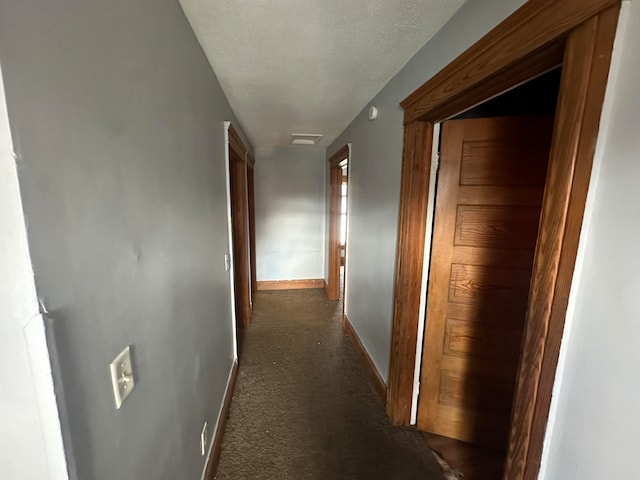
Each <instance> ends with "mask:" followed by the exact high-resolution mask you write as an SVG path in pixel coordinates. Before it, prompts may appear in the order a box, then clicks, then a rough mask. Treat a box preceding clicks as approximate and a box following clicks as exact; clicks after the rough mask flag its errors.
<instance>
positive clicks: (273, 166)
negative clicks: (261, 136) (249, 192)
mask: <svg viewBox="0 0 640 480" xmlns="http://www.w3.org/2000/svg"><path fill="white" fill-rule="evenodd" d="M326 163H327V162H326V160H325V150H324V148H319V147H297V146H290V147H280V148H275V149H258V150H256V166H255V204H256V260H257V265H256V271H257V275H258V280H259V281H260V280H299V279H318V278H324V268H325V249H326V246H325V211H326V210H325V203H326V189H325V182H326V180H325V168H326Z"/></svg>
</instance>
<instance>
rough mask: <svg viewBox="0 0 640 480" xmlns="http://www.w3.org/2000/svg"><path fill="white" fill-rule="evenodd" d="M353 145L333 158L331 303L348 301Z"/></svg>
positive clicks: (329, 284) (330, 179)
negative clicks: (351, 148) (350, 172)
mask: <svg viewBox="0 0 640 480" xmlns="http://www.w3.org/2000/svg"><path fill="white" fill-rule="evenodd" d="M348 178H349V146H348V145H345V146H344V147H342V148H341V149H340V150H338V152H336V153H335V154H334V155H332V156H331V158H329V186H328V187H329V188H328V196H329V198H328V207H329V208H328V211H329V236H328V262H327V268H328V271H327V284H326V286H325V290H326V292H327V297H328V298H329V299H330V300H338V299H339V298H340V297H342V298H344V290H345V279H346V273H345V270H346V258H347V218H348V211H347V192H348Z"/></svg>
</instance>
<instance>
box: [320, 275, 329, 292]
mask: <svg viewBox="0 0 640 480" xmlns="http://www.w3.org/2000/svg"><path fill="white" fill-rule="evenodd" d="M322 285H323V288H324V291H325V292H327V295H329V284H328V283H327V281H326V280H324V279H323V280H322Z"/></svg>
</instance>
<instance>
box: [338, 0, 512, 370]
mask: <svg viewBox="0 0 640 480" xmlns="http://www.w3.org/2000/svg"><path fill="white" fill-rule="evenodd" d="M522 3H524V1H523V0H508V1H505V0H482V1H479V0H474V1H468V2H466V3H465V4H464V5H463V6H462V8H461V9H460V10H459V11H458V12H457V13H456V14H455V15H454V16H453V18H452V19H451V20H450V21H449V22H448V23H447V25H445V26H444V27H443V29H442V30H441V31H440V32H439V33H438V34H437V35H436V36H435V37H433V38H432V39H431V40H430V41H429V42H428V43H427V44H426V45H425V46H424V47H423V48H422V49H421V50H420V51H419V52H418V53H417V54H416V55H415V56H414V57H413V58H412V59H411V60H410V61H409V63H408V64H407V65H406V66H405V67H403V68H402V70H401V71H400V72H399V73H398V74H397V75H396V76H395V77H393V78H392V79H391V81H390V82H389V83H388V84H387V85H386V86H385V87H384V88H383V89H382V90H381V91H380V93H378V95H376V97H375V98H374V99H373V100H372V101H371V103H370V105H375V106H376V107H378V111H379V113H378V119H377V120H375V121H373V122H370V121H368V120H367V111H368V109H369V105H367V106H366V107H365V108H364V109H363V110H362V112H361V113H360V114H359V115H358V116H357V117H356V118H355V119H354V121H353V122H352V123H351V125H349V127H347V129H346V130H345V131H344V132H343V133H342V134H341V135H340V136H339V137H338V138H337V139H336V140H335V141H334V142H333V143H332V144H331V146H330V147H329V148H328V149H327V156H330V155H332V154H333V153H335V152H336V151H337V150H338V149H339V148H340V147H342V146H343V145H344V144H345V143H348V142H352V144H353V145H352V150H351V153H352V154H351V162H350V164H349V194H350V200H349V202H350V203H349V205H350V211H349V215H350V217H349V245H348V254H349V260H348V262H349V268H348V269H347V299H346V301H347V315H348V316H349V319H350V320H351V322H352V324H353V326H354V328H355V329H356V331H357V332H358V335H359V336H360V338H361V339H362V341H363V343H364V345H365V348H366V349H367V350H368V352H369V354H370V356H371V357H372V359H373V361H374V363H375V364H376V366H377V367H378V369H379V371H380V373H381V375H382V376H383V377H384V378H385V379H387V374H388V370H389V351H390V344H391V315H392V306H393V281H394V273H395V270H394V269H395V255H396V240H397V227H398V207H399V195H400V168H401V163H402V110H401V108H400V107H399V103H400V102H401V101H402V100H403V99H404V98H405V97H406V96H407V95H409V94H410V93H411V92H413V91H414V90H415V89H416V88H418V87H419V86H420V85H422V84H423V83H424V82H425V81H426V80H428V79H429V78H430V77H431V76H433V75H434V74H436V73H437V72H438V71H439V70H441V69H442V68H443V67H444V66H446V65H447V64H448V63H449V62H450V61H451V60H453V59H454V58H455V57H456V56H457V55H459V54H460V53H462V52H463V51H464V50H465V49H466V48H468V47H469V46H470V45H472V44H473V43H474V42H475V41H476V40H478V39H479V38H480V37H482V36H483V35H484V34H485V33H487V32H488V31H489V30H491V28H493V27H494V26H495V25H497V24H498V23H499V22H500V21H502V20H503V19H504V18H506V17H507V16H508V15H510V14H511V13H512V12H513V11H514V10H516V8H517V7H519V6H520V5H521V4H522Z"/></svg>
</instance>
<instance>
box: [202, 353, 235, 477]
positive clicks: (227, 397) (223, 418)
mask: <svg viewBox="0 0 640 480" xmlns="http://www.w3.org/2000/svg"><path fill="white" fill-rule="evenodd" d="M237 377H238V360H235V359H234V360H233V365H232V366H231V372H229V380H228V382H227V390H226V391H225V392H224V399H223V401H222V406H221V407H220V414H219V415H218V422H217V424H216V431H215V433H214V434H213V442H212V443H211V450H210V451H209V458H208V460H207V465H206V467H205V473H204V480H213V479H214V478H215V474H216V469H217V468H218V462H219V461H220V447H222V439H223V437H224V430H225V426H226V424H227V418H228V417H229V409H230V408H231V400H232V399H233V391H234V389H235V385H236V378H237Z"/></svg>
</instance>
